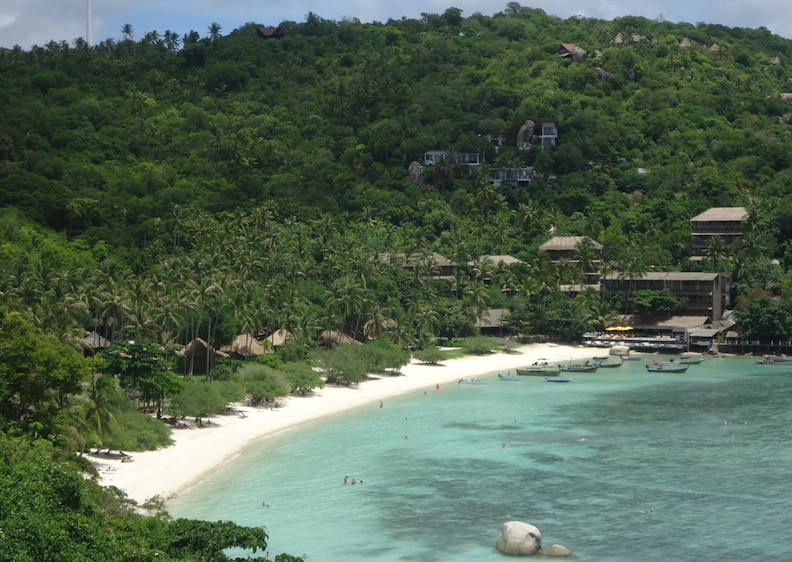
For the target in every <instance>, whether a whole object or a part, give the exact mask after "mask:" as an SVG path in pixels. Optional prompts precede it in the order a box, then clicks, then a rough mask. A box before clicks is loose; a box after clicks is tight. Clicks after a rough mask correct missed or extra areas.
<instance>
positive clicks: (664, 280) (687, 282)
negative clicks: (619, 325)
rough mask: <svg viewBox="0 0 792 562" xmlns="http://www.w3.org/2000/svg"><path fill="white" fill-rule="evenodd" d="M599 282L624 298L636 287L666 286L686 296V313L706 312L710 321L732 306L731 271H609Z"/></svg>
mask: <svg viewBox="0 0 792 562" xmlns="http://www.w3.org/2000/svg"><path fill="white" fill-rule="evenodd" d="M602 285H603V287H604V288H606V289H607V290H608V291H610V292H611V293H621V294H624V295H626V296H627V298H629V296H630V295H634V294H635V292H636V291H641V290H655V291H662V290H664V289H668V290H669V291H670V292H671V293H673V294H674V295H676V296H678V297H683V298H685V299H687V312H686V314H689V315H691V316H707V317H709V318H710V319H711V320H712V321H718V320H720V319H721V318H722V317H723V313H724V312H726V311H727V310H729V309H731V307H732V301H731V274H730V273H699V272H687V271H652V272H648V273H644V274H643V275H641V276H637V277H623V276H622V275H621V274H619V273H611V274H609V275H606V276H605V277H604V278H603V279H602Z"/></svg>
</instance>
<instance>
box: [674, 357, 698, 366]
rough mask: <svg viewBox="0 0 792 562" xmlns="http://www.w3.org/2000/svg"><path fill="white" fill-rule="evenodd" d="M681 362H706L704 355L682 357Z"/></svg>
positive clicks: (686, 363) (689, 363)
mask: <svg viewBox="0 0 792 562" xmlns="http://www.w3.org/2000/svg"><path fill="white" fill-rule="evenodd" d="M679 362H680V364H682V365H699V364H700V363H703V362H704V358H703V357H684V356H683V357H680V358H679Z"/></svg>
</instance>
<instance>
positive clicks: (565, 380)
mask: <svg viewBox="0 0 792 562" xmlns="http://www.w3.org/2000/svg"><path fill="white" fill-rule="evenodd" d="M545 382H572V379H559V378H555V377H545Z"/></svg>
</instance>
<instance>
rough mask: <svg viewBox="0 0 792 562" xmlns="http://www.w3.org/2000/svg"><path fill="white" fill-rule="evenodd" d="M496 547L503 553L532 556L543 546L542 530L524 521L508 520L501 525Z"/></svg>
mask: <svg viewBox="0 0 792 562" xmlns="http://www.w3.org/2000/svg"><path fill="white" fill-rule="evenodd" d="M495 548H496V549H498V552H502V553H503V554H511V555H517V556H531V555H533V554H536V553H537V552H539V550H540V549H541V548H542V532H541V531H540V530H539V529H537V528H536V527H534V526H533V525H529V524H528V523H523V522H522V521H508V522H506V523H504V524H503V527H501V532H500V535H499V536H498V542H497V543H495Z"/></svg>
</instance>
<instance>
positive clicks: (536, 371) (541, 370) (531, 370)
mask: <svg viewBox="0 0 792 562" xmlns="http://www.w3.org/2000/svg"><path fill="white" fill-rule="evenodd" d="M560 372H561V368H560V367H559V366H558V365H548V366H546V367H523V368H522V369H517V374H518V375H520V376H523V377H527V376H543V375H544V376H554V375H557V374H558V373H560Z"/></svg>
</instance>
